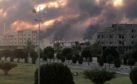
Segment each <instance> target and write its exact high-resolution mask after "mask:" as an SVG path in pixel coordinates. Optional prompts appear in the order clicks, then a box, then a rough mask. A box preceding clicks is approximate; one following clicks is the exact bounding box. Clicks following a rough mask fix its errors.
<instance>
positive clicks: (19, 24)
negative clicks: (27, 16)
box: [11, 16, 63, 31]
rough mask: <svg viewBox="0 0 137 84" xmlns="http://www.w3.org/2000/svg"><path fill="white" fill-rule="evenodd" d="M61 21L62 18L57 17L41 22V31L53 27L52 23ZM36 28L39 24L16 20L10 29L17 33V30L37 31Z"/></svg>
mask: <svg viewBox="0 0 137 84" xmlns="http://www.w3.org/2000/svg"><path fill="white" fill-rule="evenodd" d="M62 20H63V17H62V16H59V17H57V18H54V19H51V20H47V21H43V22H41V23H40V26H41V30H43V29H46V28H47V27H49V26H52V25H54V23H55V22H56V21H62ZM38 27H39V23H36V24H33V23H31V22H26V21H21V20H17V21H15V22H13V23H12V27H11V28H12V30H15V31H18V30H23V29H32V30H37V29H38Z"/></svg>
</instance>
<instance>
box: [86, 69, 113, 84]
mask: <svg viewBox="0 0 137 84" xmlns="http://www.w3.org/2000/svg"><path fill="white" fill-rule="evenodd" d="M84 75H85V77H86V78H88V79H89V80H91V81H92V82H93V83H94V84H104V83H105V82H106V81H109V80H111V79H112V78H114V77H115V75H114V73H113V72H107V71H98V70H87V71H85V72H84Z"/></svg>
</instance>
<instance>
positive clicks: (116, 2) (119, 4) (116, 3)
mask: <svg viewBox="0 0 137 84" xmlns="http://www.w3.org/2000/svg"><path fill="white" fill-rule="evenodd" d="M123 5H124V3H123V0H113V6H114V7H122V6H123Z"/></svg>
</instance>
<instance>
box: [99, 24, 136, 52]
mask: <svg viewBox="0 0 137 84" xmlns="http://www.w3.org/2000/svg"><path fill="white" fill-rule="evenodd" d="M97 42H98V43H99V44H100V45H101V46H103V47H104V48H105V47H114V48H117V49H118V51H120V52H121V53H124V52H127V51H129V50H131V49H132V48H133V47H134V46H135V45H137V24H113V25H112V26H111V27H107V28H105V29H104V31H101V32H98V33H97Z"/></svg>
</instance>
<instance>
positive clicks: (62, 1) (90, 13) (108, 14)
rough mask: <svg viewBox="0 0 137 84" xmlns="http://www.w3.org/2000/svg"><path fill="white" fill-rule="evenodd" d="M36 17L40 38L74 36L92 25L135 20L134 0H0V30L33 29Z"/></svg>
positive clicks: (78, 36)
mask: <svg viewBox="0 0 137 84" xmlns="http://www.w3.org/2000/svg"><path fill="white" fill-rule="evenodd" d="M33 9H35V10H36V13H34V11H33ZM38 17H40V18H41V32H42V33H41V34H42V35H41V37H42V38H43V39H45V38H46V39H48V40H50V41H51V40H78V39H82V38H83V37H84V36H85V35H90V32H89V31H91V33H93V32H92V25H101V26H103V25H110V24H113V23H134V24H136V23H137V0H0V28H1V31H2V28H3V27H4V24H5V28H6V31H8V32H9V31H18V30H23V29H34V30H37V29H38V21H36V19H38ZM95 27H98V26H94V28H93V29H95ZM87 33H88V34H87ZM91 35H92V34H91ZM46 41H47V40H46Z"/></svg>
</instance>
